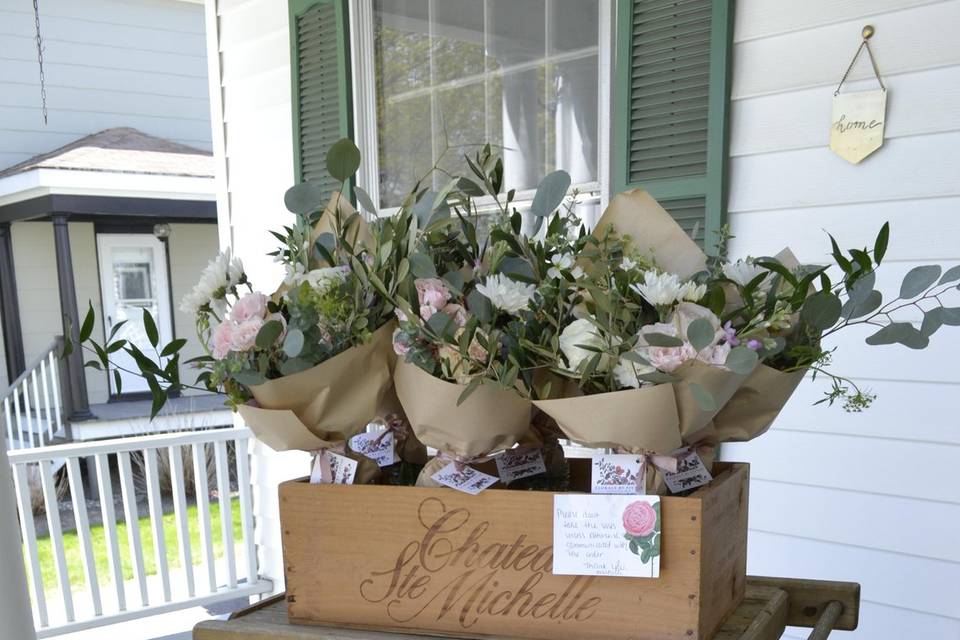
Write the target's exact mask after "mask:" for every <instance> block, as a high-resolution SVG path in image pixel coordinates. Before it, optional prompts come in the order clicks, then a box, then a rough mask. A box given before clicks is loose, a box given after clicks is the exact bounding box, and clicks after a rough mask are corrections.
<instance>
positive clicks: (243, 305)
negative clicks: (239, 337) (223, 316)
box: [229, 291, 267, 324]
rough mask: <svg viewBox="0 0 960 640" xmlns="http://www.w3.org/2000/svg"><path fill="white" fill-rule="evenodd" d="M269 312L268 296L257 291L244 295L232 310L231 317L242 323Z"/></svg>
mask: <svg viewBox="0 0 960 640" xmlns="http://www.w3.org/2000/svg"><path fill="white" fill-rule="evenodd" d="M266 313H267V296H265V295H263V294H262V293H260V292H258V291H255V292H253V293H248V294H247V295H245V296H243V297H242V298H240V299H239V300H237V303H236V304H235V305H233V308H232V309H231V310H230V316H229V317H230V319H231V320H233V321H234V322H236V323H237V324H240V323H241V322H244V321H246V320H249V319H251V318H262V317H263V316H264V315H266Z"/></svg>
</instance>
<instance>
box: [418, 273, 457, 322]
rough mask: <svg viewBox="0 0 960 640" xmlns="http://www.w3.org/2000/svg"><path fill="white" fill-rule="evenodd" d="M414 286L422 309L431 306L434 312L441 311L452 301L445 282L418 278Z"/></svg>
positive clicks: (437, 279) (436, 279)
mask: <svg viewBox="0 0 960 640" xmlns="http://www.w3.org/2000/svg"><path fill="white" fill-rule="evenodd" d="M413 284H414V286H416V288H417V297H418V298H419V299H420V308H421V309H422V308H423V307H424V306H429V307H432V308H433V310H434V311H440V309H442V308H443V307H444V305H446V304H447V302H448V301H449V300H450V291H449V290H448V289H447V285H446V284H445V283H444V281H443V280H441V279H439V278H418V279H417V280H415V281H414V283H413ZM421 315H423V314H421ZM431 315H432V314H431ZM424 320H426V318H424Z"/></svg>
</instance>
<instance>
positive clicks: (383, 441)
mask: <svg viewBox="0 0 960 640" xmlns="http://www.w3.org/2000/svg"><path fill="white" fill-rule="evenodd" d="M350 448H351V449H353V450H354V451H356V452H357V453H359V454H361V455H364V456H366V457H368V458H370V459H371V460H373V461H374V462H376V463H377V464H378V465H379V466H381V467H389V466H390V465H392V464H394V463H396V462H397V452H396V448H395V447H394V439H393V432H392V431H387V432H386V433H384V432H383V431H379V432H375V433H358V434H357V435H355V436H353V437H352V438H350Z"/></svg>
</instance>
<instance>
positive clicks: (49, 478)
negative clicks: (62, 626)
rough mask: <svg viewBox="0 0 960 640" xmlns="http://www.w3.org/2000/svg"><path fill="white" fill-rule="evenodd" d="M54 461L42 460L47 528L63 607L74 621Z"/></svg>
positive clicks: (69, 618)
mask: <svg viewBox="0 0 960 640" xmlns="http://www.w3.org/2000/svg"><path fill="white" fill-rule="evenodd" d="M54 482H55V481H54V477H53V463H52V462H51V461H50V460H41V461H40V484H41V485H42V486H43V499H44V503H45V504H46V510H47V529H49V531H50V543H51V544H52V545H53V563H54V566H55V567H56V569H57V580H58V581H59V582H60V593H61V595H63V609H64V612H65V613H66V616H67V621H68V622H73V619H74V616H73V591H72V590H71V589H70V574H69V572H68V570H67V556H66V554H65V553H64V551H63V529H62V528H61V526H60V506H59V504H58V503H57V492H56V488H55V486H54Z"/></svg>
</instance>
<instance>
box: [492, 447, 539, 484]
mask: <svg viewBox="0 0 960 640" xmlns="http://www.w3.org/2000/svg"><path fill="white" fill-rule="evenodd" d="M496 460H497V472H498V473H499V474H500V482H502V483H503V484H510V483H511V482H513V481H514V480H519V479H521V478H529V477H530V476H535V475H538V474H541V473H546V472H547V465H546V464H544V462H543V453H542V452H541V451H540V449H537V448H535V447H517V448H516V449H507V450H506V451H504V452H503V453H501V454H500V455H499V456H497V458H496Z"/></svg>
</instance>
